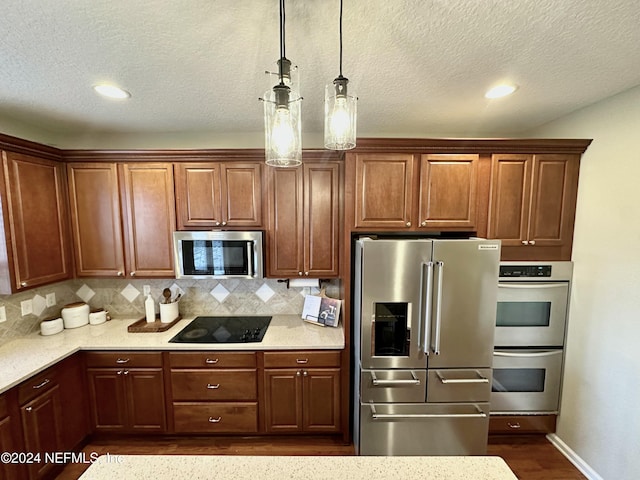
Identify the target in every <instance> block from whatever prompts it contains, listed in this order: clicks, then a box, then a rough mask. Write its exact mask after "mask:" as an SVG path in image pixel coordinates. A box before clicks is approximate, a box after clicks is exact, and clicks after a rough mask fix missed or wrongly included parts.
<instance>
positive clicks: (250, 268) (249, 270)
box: [247, 241, 253, 277]
mask: <svg viewBox="0 0 640 480" xmlns="http://www.w3.org/2000/svg"><path fill="white" fill-rule="evenodd" d="M247 274H248V275H249V276H250V277H253V242H252V241H248V242H247Z"/></svg>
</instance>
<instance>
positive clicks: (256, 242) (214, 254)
mask: <svg viewBox="0 0 640 480" xmlns="http://www.w3.org/2000/svg"><path fill="white" fill-rule="evenodd" d="M173 246H174V259H175V266H176V267H175V268H176V278H262V277H263V276H264V274H263V271H264V269H263V256H262V252H263V232H261V231H248V232H235V231H231V232H230V231H225V232H222V231H211V232H174V234H173Z"/></svg>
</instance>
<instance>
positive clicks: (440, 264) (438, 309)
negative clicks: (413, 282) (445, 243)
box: [433, 261, 444, 355]
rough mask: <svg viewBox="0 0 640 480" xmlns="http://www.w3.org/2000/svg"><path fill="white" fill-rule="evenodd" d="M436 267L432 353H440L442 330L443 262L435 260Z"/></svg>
mask: <svg viewBox="0 0 640 480" xmlns="http://www.w3.org/2000/svg"><path fill="white" fill-rule="evenodd" d="M436 267H438V286H437V287H436V293H437V295H436V298H437V300H436V325H435V326H436V328H435V333H434V335H433V336H434V338H433V353H434V354H435V355H440V333H441V330H442V277H443V272H444V262H442V261H438V262H436Z"/></svg>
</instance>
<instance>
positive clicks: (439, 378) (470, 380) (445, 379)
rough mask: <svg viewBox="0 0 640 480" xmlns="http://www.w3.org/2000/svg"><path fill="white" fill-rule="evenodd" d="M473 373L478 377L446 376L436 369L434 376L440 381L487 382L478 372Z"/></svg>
mask: <svg viewBox="0 0 640 480" xmlns="http://www.w3.org/2000/svg"><path fill="white" fill-rule="evenodd" d="M475 373H476V375H478V378H446V377H443V376H442V374H441V373H440V372H438V371H436V376H437V377H438V380H440V382H442V383H489V379H488V378H486V377H483V376H482V375H480V372H475Z"/></svg>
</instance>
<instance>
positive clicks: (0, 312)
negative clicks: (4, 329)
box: [0, 305, 7, 323]
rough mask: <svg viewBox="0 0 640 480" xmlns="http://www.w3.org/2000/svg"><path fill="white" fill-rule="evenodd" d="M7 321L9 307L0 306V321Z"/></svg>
mask: <svg viewBox="0 0 640 480" xmlns="http://www.w3.org/2000/svg"><path fill="white" fill-rule="evenodd" d="M6 321H7V309H6V308H4V305H2V306H1V307H0V323H2V322H6Z"/></svg>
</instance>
